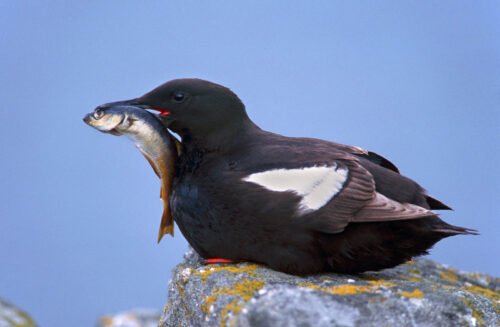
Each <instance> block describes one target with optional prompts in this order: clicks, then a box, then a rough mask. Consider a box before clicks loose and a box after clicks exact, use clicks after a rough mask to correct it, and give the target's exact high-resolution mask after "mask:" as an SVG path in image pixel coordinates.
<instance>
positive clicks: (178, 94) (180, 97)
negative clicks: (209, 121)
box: [172, 91, 186, 103]
mask: <svg viewBox="0 0 500 327" xmlns="http://www.w3.org/2000/svg"><path fill="white" fill-rule="evenodd" d="M172 98H173V99H174V101H175V102H178V103H181V102H183V101H184V100H186V94H185V93H184V92H182V91H175V92H174V94H173V96H172Z"/></svg>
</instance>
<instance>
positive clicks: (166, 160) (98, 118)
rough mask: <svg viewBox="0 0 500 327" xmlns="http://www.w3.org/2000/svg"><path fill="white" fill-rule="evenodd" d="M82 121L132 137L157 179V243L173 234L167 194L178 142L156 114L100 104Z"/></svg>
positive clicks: (98, 128) (171, 178) (168, 193)
mask: <svg viewBox="0 0 500 327" xmlns="http://www.w3.org/2000/svg"><path fill="white" fill-rule="evenodd" d="M83 121H84V122H85V123H86V124H87V125H89V126H91V127H93V128H95V129H96V130H98V131H100V132H103V133H106V134H112V135H116V136H121V135H125V136H127V137H128V138H129V139H131V140H132V141H133V142H134V143H135V146H136V147H137V148H138V149H139V151H140V152H141V153H142V155H143V156H144V157H145V158H146V160H147V161H148V162H149V164H150V165H151V167H152V168H153V170H154V172H155V173H156V175H157V176H158V177H159V178H160V181H161V188H160V198H161V200H162V201H163V213H162V217H161V223H160V229H159V231H158V243H159V242H160V241H161V239H162V238H163V236H164V235H165V234H170V235H171V236H174V220H173V218H172V214H171V211H170V204H169V197H170V192H171V189H172V180H173V175H174V169H175V162H176V160H177V157H178V151H180V143H179V142H178V141H177V140H176V139H175V138H174V137H173V136H172V134H170V133H169V132H168V130H167V128H166V127H165V126H164V125H163V123H162V122H161V121H160V120H159V119H158V118H157V117H156V115H155V114H153V113H151V112H149V111H147V110H145V109H141V108H139V107H137V106H131V105H114V106H106V105H102V106H99V107H97V108H96V109H95V111H93V112H91V113H88V114H86V115H85V117H84V118H83Z"/></svg>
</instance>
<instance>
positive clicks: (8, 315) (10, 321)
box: [0, 299, 36, 327]
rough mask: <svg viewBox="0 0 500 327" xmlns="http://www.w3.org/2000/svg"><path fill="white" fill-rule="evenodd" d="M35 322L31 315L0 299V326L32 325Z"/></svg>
mask: <svg viewBox="0 0 500 327" xmlns="http://www.w3.org/2000/svg"><path fill="white" fill-rule="evenodd" d="M34 326H36V324H35V322H34V321H33V319H31V317H30V316H29V315H28V314H27V313H26V312H24V311H23V310H21V309H19V308H18V307H16V306H14V305H13V304H11V303H9V302H7V301H5V300H2V299H0V327H34Z"/></svg>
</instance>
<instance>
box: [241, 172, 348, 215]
mask: <svg viewBox="0 0 500 327" xmlns="http://www.w3.org/2000/svg"><path fill="white" fill-rule="evenodd" d="M347 175H348V170H347V169H346V168H339V167H337V166H336V165H335V166H313V167H305V168H299V169H273V170H268V171H264V172H260V173H255V174H251V175H249V176H247V177H245V178H243V180H244V181H245V182H250V183H255V184H258V185H260V186H262V187H265V188H266V189H268V190H270V191H275V192H293V193H295V194H297V195H299V196H301V197H302V200H301V201H300V204H299V212H300V213H307V212H309V211H312V210H318V209H319V208H321V207H323V206H324V205H325V204H327V203H328V201H330V200H331V199H332V198H333V197H334V196H335V194H337V193H339V192H340V191H341V190H342V187H343V185H344V183H345V181H346V180H347Z"/></svg>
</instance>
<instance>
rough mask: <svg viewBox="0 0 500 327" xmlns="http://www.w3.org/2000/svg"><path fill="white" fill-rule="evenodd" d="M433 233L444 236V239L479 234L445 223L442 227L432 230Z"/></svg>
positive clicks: (469, 229)
mask: <svg viewBox="0 0 500 327" xmlns="http://www.w3.org/2000/svg"><path fill="white" fill-rule="evenodd" d="M443 223H444V222H443ZM433 231H434V232H437V233H441V234H444V237H448V236H453V235H479V232H478V231H477V230H475V229H471V228H465V227H460V226H453V225H450V224H447V223H444V224H443V225H442V226H438V227H436V228H434V229H433Z"/></svg>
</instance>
